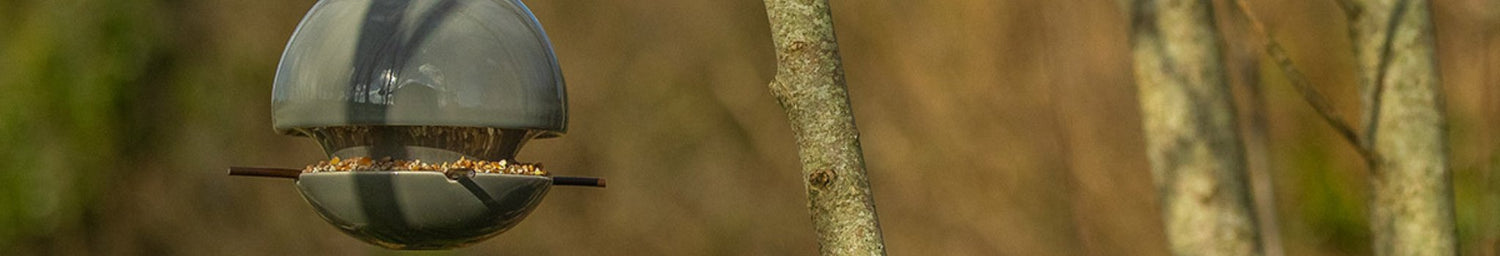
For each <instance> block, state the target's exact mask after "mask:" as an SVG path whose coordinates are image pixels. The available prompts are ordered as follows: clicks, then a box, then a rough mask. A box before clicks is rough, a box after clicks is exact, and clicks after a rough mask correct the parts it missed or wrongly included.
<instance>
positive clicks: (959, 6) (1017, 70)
mask: <svg viewBox="0 0 1500 256" xmlns="http://www.w3.org/2000/svg"><path fill="white" fill-rule="evenodd" d="M312 3H313V1H308V0H295V1H294V0H277V1H246V0H225V1H167V0H150V1H148V0H139V1H110V0H45V1H44V0H19V1H4V2H0V90H3V91H5V92H8V93H4V95H0V187H3V188H0V230H6V231H0V251H9V252H17V253H18V254H22V255H25V254H109V255H132V254H136V255H163V254H185V255H287V254H377V255H384V254H397V253H394V252H389V251H385V250H381V249H377V248H375V247H372V246H369V245H365V244H363V243H361V242H358V241H356V240H354V239H351V238H348V237H346V236H344V235H343V234H341V233H339V232H338V231H336V230H335V229H334V228H332V227H331V226H329V225H328V224H325V223H324V222H323V221H322V220H321V219H319V218H318V217H317V216H316V215H315V214H313V212H312V209H311V208H310V207H309V206H307V205H306V204H305V203H304V202H303V201H302V199H301V198H300V196H298V195H297V192H296V190H295V188H294V187H293V186H292V184H291V183H290V182H287V181H283V180H270V179H255V178H231V177H228V176H225V175H224V167H226V166H230V165H258V166H264V165H272V166H288V167H296V166H301V165H304V164H307V163H311V162H315V161H317V160H319V159H321V157H322V154H321V151H320V150H319V149H318V147H317V146H316V145H315V144H314V143H313V142H312V141H311V140H308V139H302V138H295V137H288V136H281V135H278V134H275V133H274V132H272V131H271V128H270V116H269V113H268V110H269V109H270V107H269V101H268V99H269V98H270V89H271V81H272V78H273V76H274V70H275V66H276V63H277V60H278V58H279V56H280V52H281V50H282V47H283V46H284V45H285V43H286V40H287V39H288V37H289V36H290V34H291V31H292V30H293V29H294V28H295V25H296V23H297V22H298V20H299V18H300V17H301V16H302V15H303V14H304V13H305V12H306V11H307V9H308V7H310V6H311V5H312ZM527 3H528V4H529V5H530V6H531V8H532V10H533V11H534V12H535V13H536V15H537V16H538V18H539V19H540V20H541V22H542V24H543V25H544V26H545V27H546V29H547V31H548V32H549V34H550V36H551V39H552V42H554V43H555V44H556V51H557V54H558V57H559V59H560V61H561V63H562V68H563V70H564V75H565V77H566V79H567V82H568V92H569V94H570V103H571V106H570V111H571V114H572V116H571V118H570V120H571V124H570V127H569V134H568V135H567V136H564V137H562V138H559V139H550V140H542V141H536V142H534V143H532V144H531V146H529V147H528V148H527V149H526V150H524V151H523V153H522V154H521V160H525V161H539V162H543V163H545V164H546V165H547V166H548V167H549V168H550V169H551V170H552V171H553V172H555V173H559V174H570V175H592V176H604V177H608V178H609V181H610V185H611V186H610V187H609V188H608V189H603V190H600V189H584V188H558V189H555V190H553V192H552V193H551V195H549V196H548V197H547V199H546V201H545V202H544V203H543V204H542V205H541V207H540V208H538V209H537V210H536V211H535V212H534V213H533V214H532V215H531V216H530V217H529V218H528V220H527V221H526V222H523V223H522V224H520V225H519V226H517V227H516V228H514V229H513V230H511V231H509V232H507V233H505V234H503V235H501V236H499V237H496V238H494V239H492V240H489V241H487V242H484V243H481V244H478V245H476V246H473V247H469V248H465V249H461V250H457V251H452V252H430V253H431V254H460V255H470V254H500V255H808V254H814V253H816V251H817V244H816V239H815V237H814V235H813V232H812V227H811V221H810V220H809V218H808V216H807V211H806V209H805V202H804V201H803V198H804V197H803V196H804V192H803V190H802V184H801V183H800V181H801V179H800V177H799V176H800V171H799V165H798V160H797V154H796V151H795V146H794V141H793V139H792V134H791V129H790V127H789V125H788V124H787V123H786V121H785V119H784V116H783V115H782V113H781V110H780V108H779V107H778V106H777V105H776V103H775V101H774V100H773V99H772V98H771V96H770V94H769V92H768V91H767V89H766V87H765V83H766V82H767V81H769V79H770V78H771V76H772V75H773V73H774V71H775V67H774V63H773V61H774V59H773V57H772V54H771V41H770V38H769V36H768V34H769V28H768V26H767V23H766V20H765V13H764V9H763V8H764V6H763V5H762V3H761V2H760V1H753V0H739V1H724V0H710V1H689V0H658V1H603V0H589V1H579V0H529V1H527ZM1250 4H1251V5H1252V7H1253V8H1254V10H1253V11H1254V12H1255V13H1256V15H1257V16H1258V17H1260V18H1261V19H1262V20H1265V21H1266V22H1268V24H1266V25H1267V26H1269V28H1270V30H1272V31H1273V33H1277V35H1278V36H1279V37H1280V38H1281V39H1282V40H1283V43H1284V44H1285V45H1286V46H1287V47H1288V48H1289V50H1290V53H1291V55H1292V56H1291V57H1292V58H1293V59H1294V60H1296V61H1297V62H1298V65H1299V66H1300V67H1301V68H1302V69H1303V71H1304V72H1305V73H1307V74H1308V76H1309V77H1310V78H1311V79H1313V83H1314V84H1316V85H1318V86H1319V90H1321V91H1323V92H1324V93H1325V94H1328V95H1330V96H1332V97H1333V98H1334V100H1335V102H1334V103H1335V105H1336V106H1337V107H1338V108H1339V110H1340V111H1341V112H1340V114H1343V115H1345V116H1347V117H1350V118H1351V119H1353V118H1354V117H1357V116H1358V115H1357V113H1358V109H1357V108H1358V105H1359V102H1358V97H1357V96H1355V93H1356V92H1355V88H1354V86H1353V84H1354V77H1353V74H1352V71H1353V70H1352V68H1353V62H1352V57H1351V54H1350V53H1351V50H1350V49H1349V46H1348V45H1349V44H1348V39H1347V32H1346V31H1345V30H1344V24H1345V23H1344V21H1343V18H1342V17H1341V16H1340V14H1339V12H1338V10H1337V7H1336V5H1335V4H1334V1H1293V0H1260V1H1251V3H1250ZM1497 4H1500V3H1497V2H1495V1H1480V0H1437V1H1434V3H1433V11H1434V15H1433V16H1434V17H1435V19H1436V20H1435V22H1436V24H1437V34H1438V40H1437V42H1438V44H1439V45H1438V47H1439V50H1438V53H1439V55H1440V56H1439V59H1440V62H1441V64H1440V65H1441V69H1442V71H1441V72H1442V76H1443V83H1444V85H1445V88H1446V92H1447V93H1448V113H1449V114H1450V119H1449V120H1450V126H1451V129H1450V136H1451V140H1452V142H1453V144H1452V152H1453V154H1452V159H1453V161H1452V163H1453V170H1454V173H1455V174H1454V179H1455V190H1456V194H1457V197H1456V202H1457V207H1458V211H1457V212H1458V223H1459V226H1460V230H1459V232H1460V238H1461V239H1463V248H1464V252H1465V254H1470V255H1495V253H1496V247H1497V246H1500V242H1497V240H1496V238H1497V234H1500V220H1497V217H1496V216H1497V212H1500V192H1497V190H1500V188H1497V187H1500V186H1497V185H1500V177H1496V175H1495V174H1494V172H1495V171H1496V170H1495V163H1496V161H1497V160H1500V158H1497V156H1500V155H1497V154H1496V152H1495V151H1494V150H1493V149H1494V148H1495V147H1496V146H1500V134H1497V133H1500V131H1497V129H1500V119H1497V118H1496V117H1497V115H1500V102H1497V101H1500V88H1496V86H1500V85H1497V82H1500V75H1497V74H1496V73H1497V72H1500V63H1497V65H1494V66H1492V65H1491V64H1490V63H1491V62H1500V47H1497V46H1500V41H1497V40H1495V38H1496V35H1497V30H1496V28H1497V27H1500V8H1497V7H1500V5H1497ZM832 5H833V8H834V17H835V21H836V23H837V24H836V29H837V33H838V36H839V43H840V45H841V47H842V53H843V59H844V64H845V67H846V69H847V75H848V82H849V89H850V91H851V96H852V97H853V99H852V102H853V105H854V110H855V115H856V121H857V122H858V126H859V129H860V131H861V142H862V143H863V145H864V149H865V157H866V159H867V161H868V169H869V174H870V179H871V182H872V186H873V187H874V192H875V195H876V203H877V207H878V210H879V214H880V220H881V225H882V227H883V228H884V232H885V239H886V244H887V248H888V249H889V251H890V253H891V254H892V255H1162V254H1165V253H1166V251H1165V247H1166V246H1165V243H1166V242H1165V241H1164V240H1163V234H1162V231H1161V228H1160V224H1161V221H1160V220H1159V219H1158V214H1159V211H1158V210H1157V204H1156V198H1155V193H1154V190H1153V188H1152V185H1151V183H1150V182H1151V180H1150V177H1149V171H1148V168H1147V167H1148V166H1147V163H1146V160H1145V156H1144V154H1143V153H1142V149H1143V146H1142V142H1141V138H1140V133H1141V131H1140V128H1139V121H1138V116H1137V114H1138V113H1137V112H1138V109H1139V108H1138V103H1137V102H1136V98H1135V88H1134V87H1133V84H1132V78H1131V74H1130V68H1129V65H1130V63H1129V60H1128V54H1129V51H1128V45H1127V44H1128V42H1127V40H1126V38H1127V37H1126V34H1125V33H1126V29H1127V24H1128V23H1126V22H1125V21H1126V17H1125V16H1124V13H1123V12H1122V11H1121V10H1120V9H1119V8H1118V6H1117V4H1116V2H1115V1H1102V0H1100V1H1076V0H1072V1H1062V0H1059V1H844V0H834V1H833V3H832ZM1221 6H1222V5H1221ZM1227 10H1230V9H1228V8H1220V10H1219V11H1220V13H1221V14H1226V11H1227ZM1219 18H1220V19H1221V20H1222V22H1220V25H1221V26H1222V27H1226V28H1227V29H1226V30H1224V31H1225V32H1226V33H1230V34H1231V35H1230V38H1231V40H1229V41H1228V42H1227V44H1228V46H1229V47H1230V48H1228V51H1230V52H1244V51H1247V49H1249V50H1254V49H1256V48H1255V47H1257V46H1255V44H1257V43H1258V42H1259V41H1256V40H1258V39H1256V38H1254V37H1246V36H1245V35H1240V34H1237V33H1243V31H1242V30H1239V28H1240V27H1236V26H1235V25H1234V24H1236V23H1234V22H1235V21H1236V20H1237V19H1238V16H1234V15H1220V17H1219ZM1246 38H1248V39H1246ZM1233 56H1237V57H1234V58H1229V59H1230V60H1231V62H1232V63H1233V66H1234V67H1235V70H1237V72H1239V73H1237V74H1238V75H1239V76H1238V77H1241V78H1239V79H1236V80H1237V85H1236V86H1237V87H1236V91H1237V93H1240V94H1241V95H1240V96H1241V97H1240V99H1241V102H1240V104H1239V107H1240V110H1241V111H1242V112H1244V113H1243V114H1244V115H1245V116H1249V115H1250V114H1252V113H1256V112H1258V113H1261V114H1263V115H1265V116H1266V118H1267V130H1266V131H1267V133H1266V136H1265V141H1264V142H1265V143H1266V148H1267V152H1269V153H1268V154H1267V155H1266V156H1267V158H1266V159H1267V161H1266V163H1267V164H1264V165H1259V164H1257V166H1254V167H1255V168H1256V170H1269V173H1270V176H1271V177H1273V178H1274V179H1275V185H1274V188H1275V192H1276V196H1275V199H1276V204H1275V206H1276V209H1277V214H1278V215H1279V217H1280V221H1279V223H1278V227H1279V228H1280V230H1281V231H1280V234H1279V235H1280V236H1281V237H1282V240H1283V241H1285V247H1286V251H1287V254H1288V255H1363V254H1368V253H1369V249H1368V248H1369V244H1368V243H1369V235H1368V231H1366V229H1365V226H1364V221H1365V217H1364V216H1365V202H1364V200H1365V199H1364V198H1365V194H1364V191H1365V182H1364V173H1365V171H1364V166H1363V165H1362V164H1361V163H1360V162H1359V161H1358V160H1357V159H1358V156H1357V155H1356V154H1355V153H1354V151H1353V150H1351V148H1350V146H1349V145H1347V144H1346V143H1344V142H1343V141H1341V140H1339V139H1338V138H1337V136H1336V135H1335V134H1334V133H1333V132H1332V130H1331V129H1330V128H1328V126H1327V125H1325V124H1324V123H1322V121H1321V120H1320V119H1318V118H1317V117H1316V116H1315V115H1314V113H1313V112H1311V110H1310V108H1309V107H1307V106H1306V104H1305V103H1303V102H1301V101H1300V98H1299V96H1298V95H1297V94H1295V92H1294V91H1293V90H1292V89H1291V87H1289V85H1287V83H1286V81H1285V80H1284V78H1283V77H1282V76H1281V74H1280V72H1279V71H1276V69H1275V68H1274V67H1273V66H1269V65H1265V64H1254V63H1253V62H1246V59H1245V58H1243V57H1245V56H1251V57H1253V55H1245V54H1235V55H1233ZM1247 63H1249V64H1247ZM1257 68H1258V69H1260V70H1263V72H1254V70H1257ZM1257 80H1258V81H1260V83H1258V84H1259V85H1260V86H1262V87H1261V88H1262V89H1261V90H1263V92H1264V104H1261V105H1258V106H1259V107H1257V105H1254V104H1250V103H1251V102H1254V101H1253V97H1248V96H1247V95H1249V93H1248V92H1249V91H1250V90H1248V89H1247V88H1249V87H1246V86H1245V84H1244V82H1245V81H1257ZM1242 124H1243V122H1242ZM6 254H10V253H6Z"/></svg>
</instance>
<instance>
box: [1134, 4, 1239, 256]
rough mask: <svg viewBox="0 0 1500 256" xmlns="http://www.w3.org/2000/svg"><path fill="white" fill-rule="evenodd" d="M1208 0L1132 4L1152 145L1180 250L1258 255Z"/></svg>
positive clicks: (1165, 211)
mask: <svg viewBox="0 0 1500 256" xmlns="http://www.w3.org/2000/svg"><path fill="white" fill-rule="evenodd" d="M1210 3H1211V1H1209V0H1134V1H1132V2H1131V3H1130V5H1131V6H1130V7H1131V9H1130V10H1131V16H1132V31H1131V33H1132V36H1131V44H1132V51H1133V53H1134V60H1135V67H1134V68H1135V77H1136V85H1137V86H1138V88H1139V91H1140V95H1139V97H1140V103H1141V116H1142V119H1143V120H1142V124H1143V125H1144V130H1145V132H1146V136H1145V137H1146V149H1147V155H1148V156H1149V157H1150V162H1151V172H1152V175H1153V179H1154V181H1155V182H1156V185H1157V189H1158V193H1159V196H1160V198H1161V204H1162V215H1163V218H1164V220H1165V223H1166V226H1167V227H1166V233H1167V240H1168V242H1169V243H1170V249H1171V251H1172V253H1173V254H1175V255H1260V254H1261V249H1260V247H1259V244H1260V241H1259V240H1260V235H1259V233H1258V231H1257V229H1256V221H1255V217H1254V207H1253V206H1252V204H1251V201H1250V195H1249V191H1248V189H1247V187H1246V185H1245V179H1246V175H1245V158H1244V149H1243V146H1242V145H1241V141H1240V137H1239V136H1238V135H1237V129H1238V127H1237V124H1236V122H1235V117H1236V116H1235V110H1234V103H1233V98H1232V97H1231V94H1230V88H1229V86H1228V84H1227V81H1226V80H1225V79H1226V78H1225V71H1224V67H1223V64H1222V62H1221V59H1222V57H1221V56H1220V54H1221V53H1220V51H1219V48H1220V45H1221V44H1222V43H1221V42H1220V39H1219V35H1218V31H1217V30H1216V28H1215V27H1214V24H1213V11H1212V9H1211V4H1210Z"/></svg>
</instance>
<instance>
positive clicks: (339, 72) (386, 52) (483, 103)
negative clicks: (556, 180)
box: [271, 0, 567, 137]
mask: <svg viewBox="0 0 1500 256" xmlns="http://www.w3.org/2000/svg"><path fill="white" fill-rule="evenodd" d="M271 105H272V107H271V108H272V113H273V122H274V123H275V124H274V127H275V128H276V130H278V131H280V132H282V133H296V131H295V130H297V129H299V128H311V127H332V126H363V125H383V126H459V127H490V128H505V129H524V130H531V131H536V132H538V133H539V134H540V135H541V136H542V137H555V136H558V135H561V134H562V133H563V132H565V131H566V129H567V95H566V91H565V90H564V86H563V78H562V72H561V70H560V69H559V68H558V64H557V57H556V55H555V54H554V53H553V51H552V44H551V42H549V41H548V39H547V35H546V33H545V32H543V31H542V27H541V25H540V24H539V23H538V22H537V20H536V17H535V16H533V15H532V14H531V11H530V10H528V9H527V8H526V6H525V5H523V4H522V3H521V2H520V1H517V0H430V1H416V0H323V1H318V2H317V4H316V5H314V6H313V8H312V10H311V11H309V12H308V14H307V16H306V17H304V18H303V20H302V22H301V24H300V25H298V27H297V30H296V32H294V33H293V35H292V39H291V41H290V42H288V43H287V47H286V51H285V52H284V53H283V54H282V57H281V64H280V66H279V67H278V68H277V71H276V81H275V86H274V89H273V91H272V96H271Z"/></svg>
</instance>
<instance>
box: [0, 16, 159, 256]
mask: <svg viewBox="0 0 1500 256" xmlns="http://www.w3.org/2000/svg"><path fill="white" fill-rule="evenodd" d="M0 10H4V11H5V14H6V15H4V16H5V18H4V22H3V23H0V31H4V34H5V35H6V37H4V39H3V41H4V42H3V44H0V56H3V58H0V91H4V92H5V93H3V94H0V102H5V107H4V108H0V134H3V135H4V136H0V145H4V147H3V148H0V170H5V171H4V172H0V225H3V226H4V227H7V228H3V229H0V243H11V242H16V241H17V240H16V239H18V238H24V237H28V236H29V235H37V234H47V233H52V232H51V231H55V230H77V229H84V228H87V227H85V225H87V224H86V220H87V219H88V218H89V217H88V216H87V215H89V214H97V212H95V211H96V210H97V209H95V208H94V207H91V205H94V204H96V203H97V202H98V201H99V200H103V199H102V198H101V194H100V192H101V191H102V190H101V189H100V188H101V187H103V186H104V185H105V183H104V182H105V180H106V179H108V178H111V175H116V174H119V172H114V171H113V170H112V169H115V168H119V167H121V166H124V165H126V164H127V163H130V162H133V161H135V160H143V159H141V155H140V154H139V152H142V151H143V150H145V149H147V148H149V147H150V146H151V142H152V141H149V140H145V138H148V136H150V133H151V132H152V131H151V130H152V129H153V127H154V125H153V124H151V123H147V122H144V121H145V119H141V118H139V117H140V116H141V115H149V114H150V113H149V111H148V109H144V108H143V106H149V105H152V104H151V103H149V102H146V101H151V100H154V99H153V98H152V97H150V96H152V94H153V93H157V92H160V91H162V90H166V89H169V88H167V87H166V86H167V85H162V84H155V83H152V82H153V81H154V80H159V79H158V78H159V76H160V75H161V74H160V73H162V72H163V71H164V70H162V69H160V67H161V66H163V65H168V63H165V62H168V61H170V60H169V59H170V56H171V55H170V53H169V52H168V51H166V50H167V48H168V47H167V46H166V45H163V44H162V42H161V40H159V38H161V37H166V36H167V34H166V33H165V31H164V24H162V22H163V21H162V20H159V19H155V18H154V16H155V15H157V13H158V12H159V11H161V8H160V6H157V5H155V4H154V3H152V2H145V1H143V2H132V1H36V2H8V3H7V4H6V5H5V6H4V7H3V8H0ZM143 85H145V86H143ZM21 241H24V240H21Z"/></svg>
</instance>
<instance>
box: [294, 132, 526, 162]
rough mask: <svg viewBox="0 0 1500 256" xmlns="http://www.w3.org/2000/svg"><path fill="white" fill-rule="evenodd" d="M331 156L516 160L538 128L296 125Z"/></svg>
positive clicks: (441, 160)
mask: <svg viewBox="0 0 1500 256" xmlns="http://www.w3.org/2000/svg"><path fill="white" fill-rule="evenodd" d="M296 131H297V132H299V133H301V134H302V135H306V136H308V137H311V138H313V139H314V140H317V141H318V144H320V145H322V146H323V151H324V152H326V153H328V155H329V157H340V158H354V157H369V158H371V159H382V158H385V157H390V158H392V159H407V160H422V161H425V162H435V163H440V162H452V161H458V160H459V159H460V158H469V159H479V160H487V161H499V160H508V161H514V160H515V156H516V152H517V151H519V150H520V149H521V146H523V145H525V144H526V142H527V141H530V140H531V139H533V138H536V137H537V135H538V134H539V133H540V132H538V131H535V130H518V129H501V128H488V127H451V126H334V127H313V128H301V129H296Z"/></svg>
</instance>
